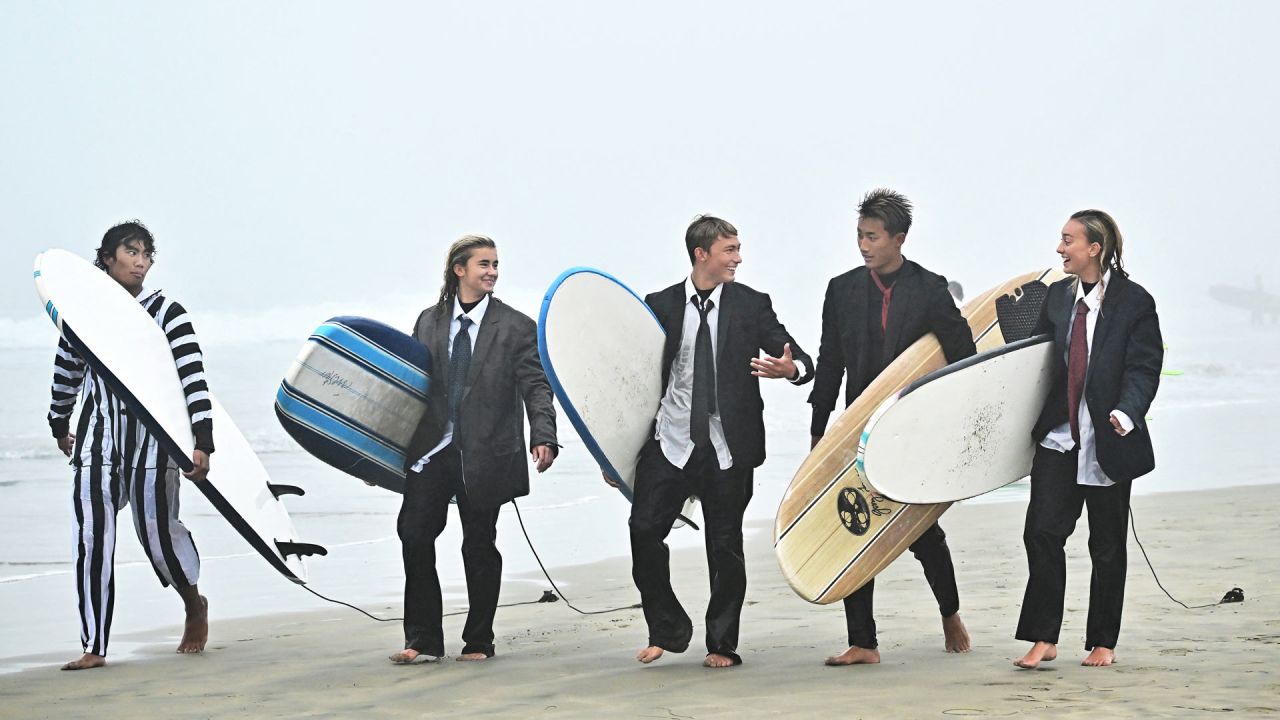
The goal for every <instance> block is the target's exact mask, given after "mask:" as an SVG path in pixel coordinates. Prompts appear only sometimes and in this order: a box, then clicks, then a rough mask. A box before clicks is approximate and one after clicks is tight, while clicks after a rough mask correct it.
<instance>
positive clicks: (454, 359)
mask: <svg viewBox="0 0 1280 720" xmlns="http://www.w3.org/2000/svg"><path fill="white" fill-rule="evenodd" d="M458 322H459V323H461V325H462V327H460V328H458V334H457V335H455V336H454V338H453V352H451V353H449V421H450V422H452V423H453V433H454V435H457V434H458V416H459V411H460V410H461V409H462V390H463V388H465V387H466V385H467V367H468V366H469V365H471V333H470V332H468V329H469V328H470V327H471V326H472V324H473V323H472V321H471V318H469V317H467V316H466V315H463V316H462V317H460V318H458Z"/></svg>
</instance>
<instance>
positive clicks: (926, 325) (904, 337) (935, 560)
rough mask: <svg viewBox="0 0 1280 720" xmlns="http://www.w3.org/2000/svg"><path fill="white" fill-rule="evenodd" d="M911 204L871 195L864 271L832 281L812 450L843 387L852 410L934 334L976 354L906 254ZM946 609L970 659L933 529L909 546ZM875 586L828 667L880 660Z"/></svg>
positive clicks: (937, 281) (941, 291)
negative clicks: (878, 381) (842, 385)
mask: <svg viewBox="0 0 1280 720" xmlns="http://www.w3.org/2000/svg"><path fill="white" fill-rule="evenodd" d="M911 209H912V208H911V202H910V201H909V200H907V198H906V197H904V196H903V195H901V194H900V193H897V192H894V191H893V190H887V189H879V190H873V191H871V192H869V193H867V194H866V195H865V196H864V197H863V198H862V203H861V204H860V205H859V206H858V249H859V251H860V252H861V253H862V261H863V266H862V267H857V268H854V269H853V270H850V271H849V272H846V273H844V274H843V275H837V276H836V277H834V278H832V280H831V282H830V283H829V284H828V285H827V295H826V299H825V300H824V301H823V304H822V344H821V346H820V347H819V348H818V368H817V373H816V379H815V381H814V383H813V392H812V393H811V394H810V395H809V403H810V404H811V405H813V421H812V425H811V427H810V434H811V435H812V438H811V441H810V443H809V447H810V448H811V449H812V448H813V447H814V446H816V445H817V444H818V441H819V440H821V439H822V436H823V435H824V434H825V433H826V429H827V420H828V419H829V418H830V416H831V413H832V411H833V410H834V409H835V406H836V397H837V395H838V394H839V391H840V382H841V380H842V379H844V378H845V375H846V374H847V375H848V378H847V382H846V383H845V395H844V398H845V406H848V405H850V404H852V403H853V401H854V400H856V399H857V398H858V396H859V395H861V394H862V391H863V390H865V389H866V388H867V386H868V385H870V384H871V382H872V381H873V380H875V379H876V376H878V375H879V374H880V373H881V372H882V371H883V370H884V369H885V368H886V367H888V366H889V365H890V363H892V362H893V360H894V359H895V358H897V357H898V356H899V355H901V354H902V353H903V351H905V350H906V349H907V348H908V347H910V346H911V344H912V343H914V342H915V341H916V340H919V339H920V338H922V337H924V336H925V335H927V334H929V333H933V334H934V335H935V336H937V338H938V341H939V342H940V343H941V344H942V351H943V353H944V354H945V355H946V358H947V362H948V363H953V362H956V361H958V360H962V359H964V358H967V357H969V356H970V355H973V354H974V353H975V352H976V349H975V348H974V344H973V335H972V333H971V332H970V330H969V324H968V323H967V322H965V320H964V318H963V317H961V316H960V311H959V310H958V309H957V308H956V304H955V301H954V300H953V299H952V295H951V291H950V290H949V288H948V285H947V280H946V278H944V277H942V276H941V275H937V274H935V273H932V272H930V271H928V270H926V269H925V268H924V267H922V266H920V265H919V264H917V263H915V262H912V261H910V260H907V259H906V258H905V257H903V255H902V245H903V243H904V242H906V239H907V231H909V230H910V229H911ZM911 552H912V553H913V554H914V555H915V556H916V559H917V560H919V561H920V564H921V565H922V566H923V568H924V575H925V578H926V579H928V581H929V587H930V588H931V589H932V590H933V595H934V598H935V599H937V601H938V610H939V612H941V614H942V631H943V636H944V642H945V647H946V650H947V652H952V653H963V652H968V651H969V647H970V645H969V633H968V631H967V630H966V629H965V626H964V621H962V620H961V619H960V612H959V611H960V593H959V590H958V589H957V588H956V574H955V567H954V565H953V563H952V561H951V550H950V549H949V548H948V547H947V536H946V533H944V532H943V531H942V528H941V527H939V526H938V524H937V523H934V524H933V525H932V526H931V527H930V528H929V529H928V530H926V531H925V532H924V534H923V535H921V536H920V538H919V539H918V540H916V541H915V542H914V543H912V544H911ZM874 596H875V580H874V579H871V580H868V581H867V583H866V584H865V585H863V586H862V587H860V588H858V590H856V591H854V593H853V594H852V595H850V596H849V597H847V598H845V599H844V614H845V624H846V626H847V629H848V633H849V648H848V649H847V650H845V651H844V652H842V653H840V654H839V655H835V656H833V657H829V658H827V660H826V663H827V664H828V665H862V664H874V663H878V662H880V651H879V649H878V643H877V640H876V621H875V615H874V613H873V599H874Z"/></svg>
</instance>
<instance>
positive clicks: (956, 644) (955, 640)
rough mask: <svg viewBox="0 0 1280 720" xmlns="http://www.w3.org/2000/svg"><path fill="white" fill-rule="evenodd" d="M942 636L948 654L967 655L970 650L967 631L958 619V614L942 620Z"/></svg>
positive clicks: (962, 622)
mask: <svg viewBox="0 0 1280 720" xmlns="http://www.w3.org/2000/svg"><path fill="white" fill-rule="evenodd" d="M942 635H943V638H944V641H945V643H946V646H947V652H949V653H967V652H969V649H970V644H969V631H968V630H966V629H965V627H964V621H963V620H961V619H960V613H955V614H954V615H952V616H951V617H944V618H942Z"/></svg>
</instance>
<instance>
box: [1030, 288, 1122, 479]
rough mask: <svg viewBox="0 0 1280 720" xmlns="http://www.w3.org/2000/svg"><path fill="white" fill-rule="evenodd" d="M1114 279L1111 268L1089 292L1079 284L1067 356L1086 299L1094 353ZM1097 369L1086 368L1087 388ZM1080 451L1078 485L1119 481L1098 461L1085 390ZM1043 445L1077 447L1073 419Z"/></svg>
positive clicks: (1088, 339)
mask: <svg viewBox="0 0 1280 720" xmlns="http://www.w3.org/2000/svg"><path fill="white" fill-rule="evenodd" d="M1110 279H1111V273H1110V271H1108V272H1106V273H1103V275H1102V280H1101V281H1100V282H1099V283H1098V284H1097V285H1094V286H1093V289H1092V290H1090V291H1089V293H1088V294H1087V295H1086V294H1085V292H1084V283H1079V282H1077V283H1076V301H1075V302H1073V303H1071V319H1070V321H1068V323H1067V358H1068V360H1069V358H1070V357H1071V349H1070V343H1071V328H1072V326H1073V325H1075V322H1076V314H1075V308H1076V304H1077V303H1078V302H1079V301H1080V300H1081V299H1083V300H1084V304H1085V305H1087V306H1088V307H1089V312H1088V313H1087V314H1086V315H1085V316H1084V318H1085V342H1086V343H1087V344H1088V346H1089V350H1090V352H1089V354H1090V355H1092V354H1093V352H1092V350H1093V330H1094V328H1095V327H1097V325H1098V316H1099V312H1098V308H1099V307H1100V306H1101V300H1102V297H1103V295H1104V293H1105V288H1106V286H1107V283H1108V282H1109V281H1110ZM1092 369H1093V368H1091V367H1090V368H1086V371H1085V372H1086V375H1085V387H1088V384H1089V378H1088V374H1087V373H1088V372H1090V371H1092ZM1111 414H1112V415H1114V416H1115V418H1116V420H1119V421H1120V426H1121V427H1122V428H1124V431H1125V432H1126V433H1128V432H1129V431H1130V430H1133V420H1132V419H1131V418H1130V417H1129V416H1128V415H1126V414H1125V413H1124V412H1122V411H1120V410H1112V411H1111ZM1079 421H1080V454H1079V455H1078V456H1077V459H1076V463H1077V465H1076V467H1077V469H1076V484H1077V485H1092V486H1095V487H1107V486H1110V485H1114V484H1115V482H1114V481H1113V480H1112V479H1111V478H1109V477H1107V474H1106V473H1104V472H1103V471H1102V466H1101V465H1099V464H1098V446H1097V442H1096V440H1095V438H1094V433H1095V432H1096V429H1095V428H1094V427H1093V417H1092V416H1090V415H1089V401H1088V400H1085V396H1084V394H1083V393H1081V395H1080V415H1079ZM1106 430H1109V431H1111V432H1115V429H1114V428H1112V427H1110V426H1108V427H1107V428H1106ZM1040 445H1041V446H1043V447H1046V448H1049V449H1050V450H1057V451H1058V452H1064V453H1065V452H1070V451H1071V449H1072V448H1074V447H1075V446H1076V441H1075V440H1073V439H1072V438H1071V422H1070V421H1067V422H1064V423H1062V424H1061V425H1059V426H1058V427H1056V428H1054V429H1053V430H1051V431H1049V434H1048V435H1046V436H1045V438H1044V440H1042V441H1040Z"/></svg>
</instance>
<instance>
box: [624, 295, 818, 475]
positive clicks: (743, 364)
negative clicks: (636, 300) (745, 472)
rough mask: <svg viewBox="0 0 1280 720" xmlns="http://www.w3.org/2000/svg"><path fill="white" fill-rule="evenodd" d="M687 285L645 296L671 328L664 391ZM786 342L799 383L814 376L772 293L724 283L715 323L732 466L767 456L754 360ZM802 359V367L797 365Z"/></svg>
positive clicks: (719, 389)
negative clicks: (776, 311) (769, 294)
mask: <svg viewBox="0 0 1280 720" xmlns="http://www.w3.org/2000/svg"><path fill="white" fill-rule="evenodd" d="M684 287H685V283H684V281H683V280H681V281H680V282H678V283H676V284H675V285H672V286H671V287H669V288H667V289H665V290H660V291H658V292H656V293H651V294H649V295H647V296H645V299H644V301H645V303H647V304H648V305H649V307H650V309H652V310H653V314H654V315H657V316H658V322H660V323H662V328H663V329H664V330H666V331H667V340H666V345H665V346H664V347H663V352H662V388H663V392H666V387H667V383H668V381H669V380H670V378H671V364H672V363H673V362H674V361H675V357H676V353H677V352H678V351H679V349H680V340H681V336H682V335H683V333H684V313H685V306H687V305H688V304H689V298H687V297H685V296H684ZM787 343H790V344H791V357H792V358H794V359H795V360H796V361H797V364H798V366H799V368H800V371H801V373H802V374H801V376H800V378H799V379H798V380H797V384H801V385H803V384H804V383H807V382H809V381H810V380H812V379H813V370H812V368H813V361H812V360H811V359H810V358H809V356H808V355H806V354H805V352H804V350H802V349H800V345H799V344H798V343H797V342H796V341H795V338H793V337H791V335H790V334H789V333H788V332H787V329H786V328H785V327H783V325H782V323H781V322H779V321H778V316H777V314H776V313H774V311H773V303H772V301H770V300H769V296H768V295H767V294H765V293H762V292H758V291H756V290H752V289H751V288H749V287H747V286H746V285H743V284H742V283H739V282H732V283H725V284H724V286H723V289H722V290H721V291H720V314H719V317H718V319H717V321H716V407H717V409H719V411H720V420H721V423H722V424H723V426H724V438H725V442H726V443H727V444H728V445H729V453H730V454H731V455H733V465H734V467H737V468H757V467H760V465H761V464H762V463H764V458H765V451H764V414H763V412H764V401H763V400H762V399H761V398H760V378H758V377H756V376H754V375H752V374H751V360H752V358H755V357H758V356H759V355H758V353H759V352H760V350H762V349H763V350H764V351H765V352H767V353H769V354H770V355H772V356H774V357H779V356H781V355H782V347H783V345H786V344H787ZM800 361H803V365H799V362H800Z"/></svg>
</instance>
